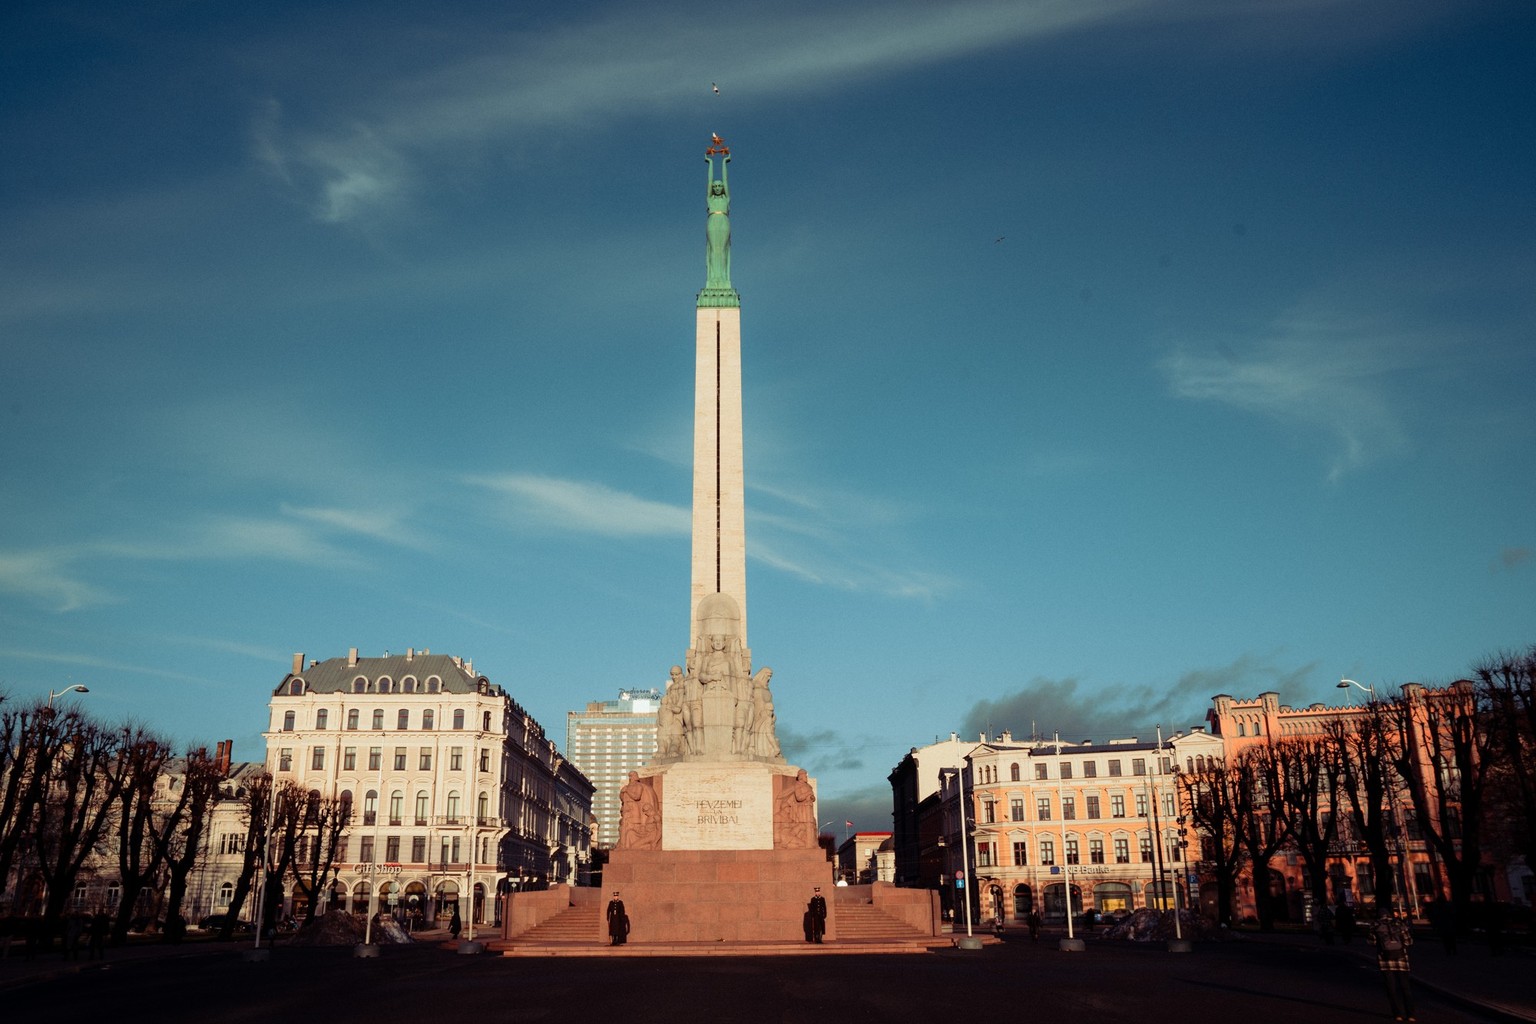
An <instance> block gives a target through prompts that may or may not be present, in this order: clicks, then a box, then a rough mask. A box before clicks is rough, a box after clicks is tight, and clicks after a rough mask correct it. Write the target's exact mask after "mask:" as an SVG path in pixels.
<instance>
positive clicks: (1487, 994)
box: [1197, 929, 1536, 1024]
mask: <svg viewBox="0 0 1536 1024" xmlns="http://www.w3.org/2000/svg"><path fill="white" fill-rule="evenodd" d="M1238 934H1240V935H1241V936H1242V938H1243V939H1244V940H1246V941H1252V942H1270V943H1275V944H1285V945H1291V946H1300V947H1306V948H1310V949H1315V950H1317V952H1318V953H1319V954H1320V955H1333V956H1351V957H1355V958H1357V959H1359V960H1360V961H1361V962H1362V963H1363V964H1365V965H1366V966H1368V967H1369V968H1370V969H1371V970H1373V971H1374V970H1375V969H1376V947H1374V946H1372V945H1371V944H1370V943H1369V942H1367V941H1366V940H1365V939H1364V938H1362V937H1361V936H1359V935H1357V936H1355V941H1354V942H1352V943H1350V944H1349V945H1347V946H1346V945H1344V944H1342V943H1340V942H1339V941H1338V940H1337V939H1336V940H1335V942H1334V945H1332V946H1328V945H1324V944H1323V942H1322V941H1321V940H1320V939H1318V938H1317V937H1316V936H1315V935H1312V934H1309V933H1304V932H1270V933H1268V934H1266V933H1263V932H1246V931H1245V932H1240V933H1238ZM1197 949H1198V947H1197ZM1408 957H1409V962H1410V963H1411V964H1412V966H1413V982H1414V984H1415V985H1416V986H1417V987H1419V988H1422V989H1426V990H1428V991H1430V992H1434V993H1435V994H1436V995H1439V996H1442V997H1444V998H1447V999H1451V1000H1454V1001H1456V1002H1459V1003H1461V1004H1463V1005H1465V1006H1468V1007H1472V1008H1475V1009H1477V1010H1480V1011H1482V1012H1485V1013H1487V1014H1489V1015H1491V1016H1493V1017H1495V1018H1497V1019H1499V1020H1506V1021H1513V1022H1517V1024H1536V985H1533V984H1532V982H1531V975H1532V972H1533V970H1536V950H1533V949H1532V947H1530V946H1516V945H1506V946H1505V947H1504V950H1503V952H1502V953H1499V954H1498V955H1495V954H1493V953H1491V952H1490V951H1489V948H1488V945H1487V943H1485V942H1484V941H1482V940H1481V939H1478V940H1476V941H1470V942H1469V941H1466V940H1463V941H1461V942H1460V943H1459V944H1458V952H1456V953H1455V954H1451V953H1448V952H1446V950H1445V947H1444V946H1443V945H1442V944H1441V943H1440V940H1439V939H1437V938H1435V937H1434V936H1433V935H1430V934H1428V933H1427V932H1424V931H1422V930H1419V929H1415V930H1414V934H1413V947H1412V948H1411V949H1410V950H1409V951H1408Z"/></svg>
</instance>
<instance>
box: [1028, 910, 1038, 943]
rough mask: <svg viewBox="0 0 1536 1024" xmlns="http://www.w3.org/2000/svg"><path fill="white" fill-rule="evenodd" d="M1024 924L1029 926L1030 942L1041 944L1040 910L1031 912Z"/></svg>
mask: <svg viewBox="0 0 1536 1024" xmlns="http://www.w3.org/2000/svg"><path fill="white" fill-rule="evenodd" d="M1024 922H1025V923H1026V924H1027V925H1029V941H1030V942H1039V941H1040V911H1038V910H1031V911H1030V912H1029V916H1028V917H1026V918H1025V919H1024Z"/></svg>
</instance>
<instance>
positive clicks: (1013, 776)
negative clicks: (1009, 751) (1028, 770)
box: [1008, 761, 1019, 782]
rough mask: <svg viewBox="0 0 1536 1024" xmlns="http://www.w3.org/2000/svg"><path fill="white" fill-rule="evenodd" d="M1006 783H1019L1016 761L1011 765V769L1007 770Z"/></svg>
mask: <svg viewBox="0 0 1536 1024" xmlns="http://www.w3.org/2000/svg"><path fill="white" fill-rule="evenodd" d="M1008 781H1009V782H1018V781H1019V763H1018V762H1017V761H1015V762H1014V763H1013V767H1012V768H1010V769H1008Z"/></svg>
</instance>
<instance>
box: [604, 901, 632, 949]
mask: <svg viewBox="0 0 1536 1024" xmlns="http://www.w3.org/2000/svg"><path fill="white" fill-rule="evenodd" d="M628 938H629V915H628V914H626V913H625V912H624V901H623V900H621V899H619V894H618V893H614V894H613V899H611V900H609V901H608V944H609V945H610V946H622V945H624V942H625V940H626V939H628Z"/></svg>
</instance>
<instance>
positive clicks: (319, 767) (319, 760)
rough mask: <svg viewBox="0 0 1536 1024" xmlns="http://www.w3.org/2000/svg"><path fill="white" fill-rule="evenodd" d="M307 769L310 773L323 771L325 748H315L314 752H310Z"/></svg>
mask: <svg viewBox="0 0 1536 1024" xmlns="http://www.w3.org/2000/svg"><path fill="white" fill-rule="evenodd" d="M309 767H310V770H311V771H317V772H323V771H325V748H324V747H316V748H315V749H314V750H312V751H310V755H309Z"/></svg>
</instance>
